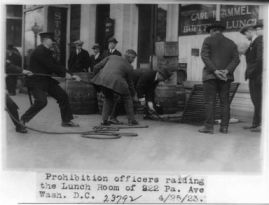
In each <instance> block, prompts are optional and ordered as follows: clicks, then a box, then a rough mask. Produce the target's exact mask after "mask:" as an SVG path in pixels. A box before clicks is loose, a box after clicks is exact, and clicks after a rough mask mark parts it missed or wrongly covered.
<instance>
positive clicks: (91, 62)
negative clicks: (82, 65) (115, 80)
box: [90, 54, 103, 71]
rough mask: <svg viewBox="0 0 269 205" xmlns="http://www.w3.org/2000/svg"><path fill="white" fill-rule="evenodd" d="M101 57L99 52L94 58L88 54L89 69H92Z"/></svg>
mask: <svg viewBox="0 0 269 205" xmlns="http://www.w3.org/2000/svg"><path fill="white" fill-rule="evenodd" d="M102 59H103V57H102V54H100V55H99V56H98V57H97V58H96V59H95V56H94V55H91V56H90V68H91V71H93V68H94V66H95V65H96V64H98V63H100V62H101V60H102Z"/></svg>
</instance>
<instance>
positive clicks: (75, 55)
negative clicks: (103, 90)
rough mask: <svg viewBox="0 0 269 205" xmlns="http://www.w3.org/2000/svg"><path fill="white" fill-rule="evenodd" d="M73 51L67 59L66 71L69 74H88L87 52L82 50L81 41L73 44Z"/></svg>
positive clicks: (88, 60) (88, 58) (88, 59)
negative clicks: (67, 70)
mask: <svg viewBox="0 0 269 205" xmlns="http://www.w3.org/2000/svg"><path fill="white" fill-rule="evenodd" d="M73 46H74V48H73V50H72V51H71V53H70V57H69V59H68V69H69V71H70V72H88V68H89V66H90V56H89V53H88V51H86V50H84V49H83V48H82V46H83V41H81V40H77V41H74V42H73Z"/></svg>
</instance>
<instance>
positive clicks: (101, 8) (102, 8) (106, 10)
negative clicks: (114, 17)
mask: <svg viewBox="0 0 269 205" xmlns="http://www.w3.org/2000/svg"><path fill="white" fill-rule="evenodd" d="M109 15H110V5H109V4H99V5H97V7H96V35H95V36H96V37H95V41H96V42H97V43H98V44H99V45H100V46H101V51H103V50H105V49H106V48H107V39H106V33H105V30H106V29H105V23H106V19H107V18H109Z"/></svg>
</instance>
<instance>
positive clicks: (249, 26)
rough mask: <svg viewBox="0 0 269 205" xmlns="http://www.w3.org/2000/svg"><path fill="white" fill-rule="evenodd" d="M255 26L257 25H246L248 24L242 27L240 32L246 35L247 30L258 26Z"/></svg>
mask: <svg viewBox="0 0 269 205" xmlns="http://www.w3.org/2000/svg"><path fill="white" fill-rule="evenodd" d="M254 26H255V25H246V26H244V27H242V28H241V29H240V31H239V32H240V33H242V34H243V35H244V34H245V32H246V31H249V30H255V29H256V28H254Z"/></svg>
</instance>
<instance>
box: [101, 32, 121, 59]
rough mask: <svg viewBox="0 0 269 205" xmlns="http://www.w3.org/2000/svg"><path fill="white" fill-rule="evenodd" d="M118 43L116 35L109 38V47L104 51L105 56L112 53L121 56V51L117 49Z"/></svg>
mask: <svg viewBox="0 0 269 205" xmlns="http://www.w3.org/2000/svg"><path fill="white" fill-rule="evenodd" d="M117 43H118V41H117V40H116V39H115V38H114V37H111V38H109V39H108V49H107V50H105V51H104V53H103V58H105V57H107V56H110V55H116V56H121V52H119V51H118V50H117V49H116V46H117Z"/></svg>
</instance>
